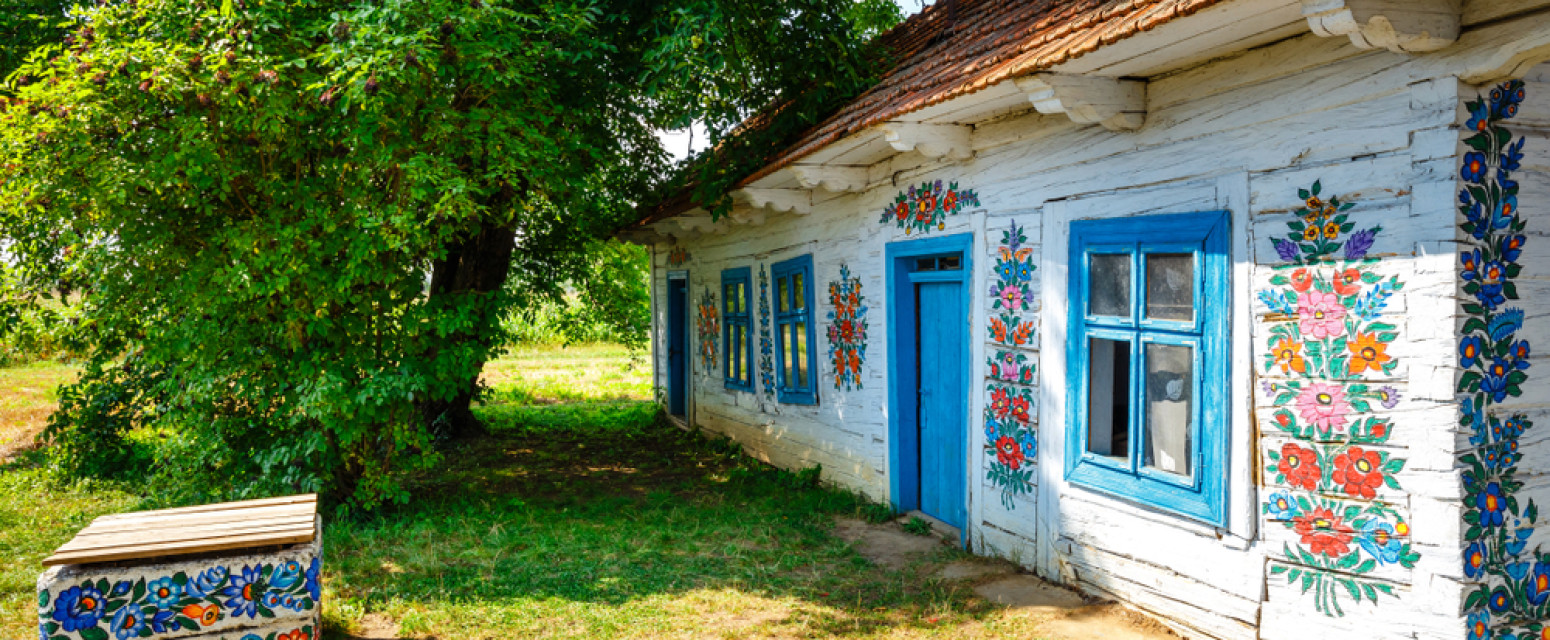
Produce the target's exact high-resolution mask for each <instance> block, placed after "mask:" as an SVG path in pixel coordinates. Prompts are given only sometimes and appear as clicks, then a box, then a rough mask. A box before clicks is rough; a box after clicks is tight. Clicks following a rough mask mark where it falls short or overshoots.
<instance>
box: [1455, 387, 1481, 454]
mask: <svg viewBox="0 0 1550 640" xmlns="http://www.w3.org/2000/svg"><path fill="white" fill-rule="evenodd" d="M1459 409H1460V410H1461V411H1462V412H1463V415H1464V422H1466V423H1468V424H1469V428H1470V431H1471V432H1472V433H1474V434H1475V435H1473V436H1471V437H1470V438H1469V442H1470V444H1473V445H1476V446H1479V445H1482V444H1485V436H1486V418H1485V413H1484V412H1481V411H1476V410H1475V401H1474V399H1472V398H1465V399H1463V400H1461V401H1459Z"/></svg>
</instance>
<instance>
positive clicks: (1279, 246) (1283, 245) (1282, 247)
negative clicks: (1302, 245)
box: [1271, 238, 1298, 262]
mask: <svg viewBox="0 0 1550 640" xmlns="http://www.w3.org/2000/svg"><path fill="white" fill-rule="evenodd" d="M1271 243H1272V244H1274V245H1275V247H1276V255H1277V256H1280V258H1281V260H1282V261H1283V262H1292V261H1294V260H1296V259H1297V255H1298V250H1297V245H1296V244H1294V243H1292V242H1291V241H1289V240H1282V239H1280V238H1276V239H1274V240H1271Z"/></svg>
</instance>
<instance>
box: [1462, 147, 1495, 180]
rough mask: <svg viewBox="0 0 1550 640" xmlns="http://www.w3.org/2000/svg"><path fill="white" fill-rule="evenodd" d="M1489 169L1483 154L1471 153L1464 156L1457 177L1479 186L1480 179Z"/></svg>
mask: <svg viewBox="0 0 1550 640" xmlns="http://www.w3.org/2000/svg"><path fill="white" fill-rule="evenodd" d="M1490 167H1491V165H1489V164H1487V162H1486V159H1485V154H1484V153H1481V152H1479V151H1471V152H1469V153H1466V154H1464V168H1462V169H1460V170H1459V175H1460V176H1461V177H1463V178H1464V180H1465V181H1467V182H1473V183H1475V184H1480V181H1481V179H1482V178H1484V177H1485V172H1486V170H1487V169H1490Z"/></svg>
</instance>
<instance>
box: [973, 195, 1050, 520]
mask: <svg viewBox="0 0 1550 640" xmlns="http://www.w3.org/2000/svg"><path fill="white" fill-rule="evenodd" d="M1027 242H1028V236H1027V234H1026V233H1025V230H1024V228H1022V227H1019V226H1017V221H1016V220H1012V221H1009V223H1008V227H1007V230H1006V231H1003V232H1002V233H1001V246H999V247H997V251H996V264H995V275H996V277H995V281H994V282H993V283H992V284H991V285H990V299H991V301H992V302H991V309H992V313H996V312H1000V317H999V318H997V317H992V318H991V327H990V337H991V339H992V340H993V341H994V342H995V344H994V345H993V346H991V347H989V348H987V351H990V352H992V353H994V354H995V355H993V356H991V357H990V358H988V359H987V360H986V362H985V364H986V365H987V366H988V367H989V373H988V377H989V379H990V383H989V384H988V385H986V387H985V392H986V395H987V396H988V401H987V402H986V404H985V446H984V450H985V455H986V456H988V457H989V460H987V464H986V471H985V477H986V479H987V480H989V481H990V483H991V484H993V485H995V486H996V487H998V488H1000V489H1001V505H1002V506H1004V507H1006V508H1007V509H1008V510H1011V509H1015V508H1016V505H1015V503H1014V502H1013V499H1014V498H1016V497H1017V496H1019V495H1024V494H1028V493H1032V492H1033V489H1034V484H1033V474H1034V469H1033V465H1034V459H1035V456H1037V455H1038V449H1039V445H1038V433H1037V432H1036V431H1035V429H1034V422H1033V419H1034V411H1033V407H1034V402H1035V399H1034V395H1033V390H1032V389H1029V388H1027V387H1026V386H1016V385H1031V384H1033V381H1034V374H1035V372H1036V370H1037V367H1036V366H1035V365H1034V364H1032V363H1030V362H1029V357H1028V355H1027V354H1025V353H1021V352H1018V351H1015V350H1012V349H1011V348H1013V347H1025V348H1026V347H1031V346H1032V340H1033V336H1032V335H1031V334H1032V331H1033V324H1034V321H1033V320H1032V319H1031V318H1030V319H1024V318H1023V317H1022V316H1020V315H1018V314H1020V313H1023V312H1026V311H1028V310H1029V307H1030V306H1031V304H1032V302H1033V300H1032V295H1033V294H1032V290H1031V287H1032V285H1033V272H1034V271H1035V270H1036V269H1037V268H1038V267H1037V265H1035V264H1034V263H1033V249H1032V248H1029V247H1025V246H1024V245H1025V244H1027ZM1008 326H1010V327H1011V329H1010V330H1008V329H1007V327H1008ZM998 327H999V329H998Z"/></svg>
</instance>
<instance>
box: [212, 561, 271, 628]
mask: <svg viewBox="0 0 1550 640" xmlns="http://www.w3.org/2000/svg"><path fill="white" fill-rule="evenodd" d="M262 577H263V576H262V572H261V571H260V567H249V566H246V565H244V566H243V567H242V573H241V574H240V575H239V574H236V573H233V574H231V584H229V585H227V586H226V588H225V589H222V590H221V595H223V596H226V608H228V609H231V614H230V615H231V617H233V618H235V617H238V616H242V615H246V616H247V617H249V618H254V617H257V616H258V599H259V598H260V597H262V596H263V593H264V585H263V584H262V582H261V578H262Z"/></svg>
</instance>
